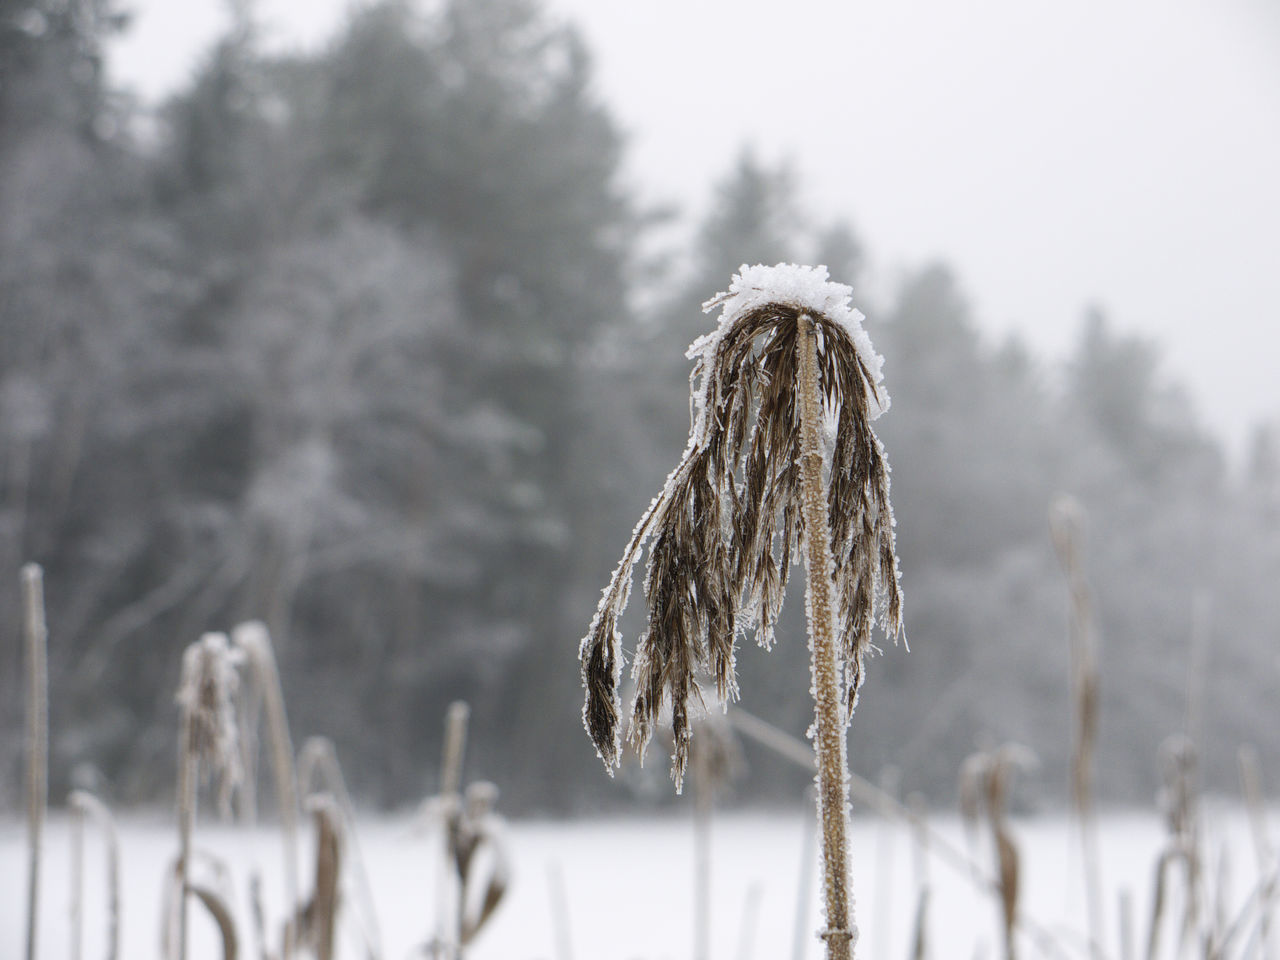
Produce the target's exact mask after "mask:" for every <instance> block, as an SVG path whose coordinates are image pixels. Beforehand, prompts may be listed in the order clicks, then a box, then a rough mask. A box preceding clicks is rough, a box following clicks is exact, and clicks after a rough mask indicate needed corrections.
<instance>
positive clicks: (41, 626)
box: [22, 563, 49, 960]
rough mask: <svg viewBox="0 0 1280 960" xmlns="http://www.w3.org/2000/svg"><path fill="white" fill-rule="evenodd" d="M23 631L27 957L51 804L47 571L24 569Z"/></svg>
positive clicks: (32, 950) (31, 951)
mask: <svg viewBox="0 0 1280 960" xmlns="http://www.w3.org/2000/svg"><path fill="white" fill-rule="evenodd" d="M22 611H23V633H24V636H25V639H26V647H27V681H28V687H27V854H28V856H27V960H35V956H36V936H37V932H38V927H39V923H38V921H37V917H38V915H39V911H40V853H41V846H42V843H43V840H44V818H45V810H46V807H47V806H48V802H49V782H48V778H49V666H48V661H47V647H48V641H49V631H48V628H47V627H46V625H45V616H44V572H43V571H42V570H41V569H40V566H39V565H38V564H34V563H29V564H27V565H26V566H25V567H23V568H22Z"/></svg>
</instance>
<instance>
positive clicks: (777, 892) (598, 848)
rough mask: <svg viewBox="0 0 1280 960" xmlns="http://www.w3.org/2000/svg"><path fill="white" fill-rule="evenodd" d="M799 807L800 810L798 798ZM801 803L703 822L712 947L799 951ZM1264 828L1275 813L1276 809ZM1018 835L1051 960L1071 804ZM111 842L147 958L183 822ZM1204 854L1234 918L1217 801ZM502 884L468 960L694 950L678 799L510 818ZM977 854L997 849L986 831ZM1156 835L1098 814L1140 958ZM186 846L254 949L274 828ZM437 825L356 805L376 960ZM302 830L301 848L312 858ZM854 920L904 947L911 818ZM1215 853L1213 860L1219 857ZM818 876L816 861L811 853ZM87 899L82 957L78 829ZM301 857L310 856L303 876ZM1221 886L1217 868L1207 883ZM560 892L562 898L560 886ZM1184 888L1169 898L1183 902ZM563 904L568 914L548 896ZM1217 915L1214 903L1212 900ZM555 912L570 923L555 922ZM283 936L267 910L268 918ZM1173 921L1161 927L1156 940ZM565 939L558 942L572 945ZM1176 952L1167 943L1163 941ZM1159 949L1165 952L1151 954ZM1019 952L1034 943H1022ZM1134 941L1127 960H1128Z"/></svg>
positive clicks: (63, 895)
mask: <svg viewBox="0 0 1280 960" xmlns="http://www.w3.org/2000/svg"><path fill="white" fill-rule="evenodd" d="M804 813H805V814H807V811H804ZM805 819H806V817H805V816H802V811H801V809H800V808H799V806H797V809H796V810H795V811H793V812H789V813H778V814H765V813H750V814H743V813H735V814H730V815H723V816H717V817H716V819H715V821H714V823H713V827H712V838H711V850H712V881H711V882H712V911H711V913H712V915H711V938H710V957H709V960H782V958H789V957H793V956H794V954H793V943H794V939H795V918H796V909H797V901H798V891H799V878H800V876H801V856H802V848H803V841H804V833H805V829H806V826H805ZM932 824H933V826H934V827H936V828H937V829H939V830H940V831H941V833H942V834H943V835H944V836H945V837H946V838H948V839H949V840H950V841H951V843H953V844H954V845H956V846H958V847H960V848H961V849H965V848H966V847H967V840H966V834H965V831H964V829H963V827H962V825H961V824H960V822H959V821H958V820H957V819H956V818H955V817H954V816H948V817H940V818H935V819H934V820H933V821H932ZM1271 826H1272V828H1273V829H1274V816H1272V817H1271ZM1012 829H1013V832H1014V834H1015V837H1016V839H1017V840H1018V842H1019V844H1020V846H1021V850H1022V858H1023V867H1022V875H1023V888H1024V894H1023V900H1022V904H1023V909H1024V910H1025V911H1026V912H1027V914H1028V915H1030V916H1031V917H1033V918H1034V920H1035V921H1036V922H1037V923H1038V924H1039V925H1040V926H1041V927H1043V928H1047V929H1048V930H1050V931H1052V932H1053V933H1054V934H1055V939H1057V941H1058V942H1059V943H1060V944H1061V945H1062V947H1063V948H1064V950H1063V952H1062V953H1061V954H1060V955H1062V956H1073V957H1074V956H1084V955H1085V953H1084V952H1083V949H1082V943H1083V941H1082V935H1083V932H1084V930H1085V928H1086V926H1087V924H1086V921H1085V913H1086V911H1085V901H1084V895H1083V892H1082V888H1081V881H1080V875H1081V865H1080V856H1079V853H1078V850H1079V843H1078V838H1077V836H1076V832H1075V830H1074V828H1073V827H1072V826H1071V824H1070V821H1069V820H1067V819H1066V818H1065V817H1056V816H1054V817H1037V818H1033V819H1015V820H1014V821H1013V824H1012ZM120 832H121V843H122V848H123V877H124V880H123V893H122V900H123V911H122V912H123V916H122V921H121V922H122V949H121V954H120V956H121V958H122V960H145V958H151V957H159V956H160V948H159V924H160V920H159V917H160V909H159V904H160V895H161V887H162V877H163V875H164V871H165V869H166V865H167V863H168V862H169V860H170V858H171V857H172V856H173V855H174V853H175V851H176V849H177V839H176V829H175V828H174V827H173V826H172V825H171V823H170V822H169V820H167V819H163V818H160V817H159V816H154V817H144V816H136V815H135V816H127V817H125V818H123V821H122V823H121V830H120ZM1204 833H1205V840H1206V843H1205V850H1206V866H1207V869H1208V871H1209V872H1210V874H1211V876H1212V877H1214V878H1216V877H1218V876H1219V875H1220V874H1229V883H1228V884H1227V889H1228V890H1229V892H1230V893H1229V898H1228V900H1227V902H1226V903H1225V904H1224V905H1223V906H1222V907H1221V908H1220V909H1222V910H1223V911H1224V912H1225V913H1226V914H1227V916H1228V917H1231V916H1234V915H1235V914H1236V913H1237V912H1238V911H1239V909H1240V906H1241V904H1243V903H1244V901H1245V899H1246V898H1247V897H1248V896H1249V894H1250V892H1251V891H1252V890H1253V888H1254V887H1255V885H1256V883H1257V879H1258V865H1257V862H1256V858H1255V855H1254V847H1253V844H1252V841H1251V839H1250V834H1249V829H1248V821H1247V818H1246V817H1245V816H1244V814H1243V812H1241V811H1240V810H1239V809H1237V808H1235V807H1231V806H1228V805H1225V804H1206V806H1205V809H1204ZM506 837H507V843H508V855H509V858H510V865H511V870H512V878H511V887H510V891H509V894H508V896H507V899H506V900H505V901H504V902H503V904H502V905H501V907H500V908H499V910H498V913H497V914H496V916H495V918H494V919H493V921H492V922H491V924H490V925H489V926H488V927H487V928H485V929H484V930H483V931H482V932H481V934H480V935H479V937H478V938H477V940H476V941H475V943H474V944H473V946H472V947H471V949H470V950H469V951H468V952H467V957H469V958H471V960H488V958H495V960H497V958H502V960H689V958H691V957H692V956H693V953H694V934H693V929H694V926H693V923H694V922H693V903H694V900H695V898H694V893H693V878H694V876H695V869H694V865H693V851H694V844H693V833H692V819H691V817H689V816H686V815H684V814H682V813H680V812H673V813H671V814H669V815H664V816H662V817H660V818H645V819H611V820H590V821H528V822H519V823H514V824H509V825H508V828H507V831H506ZM977 839H978V846H977V848H976V850H977V852H978V855H979V857H980V859H981V861H982V862H983V864H989V863H990V847H991V841H990V836H989V835H988V834H987V833H986V832H985V831H983V832H982V833H980V834H979V836H978V838H977ZM69 840H70V832H69V823H68V820H67V818H66V816H65V815H63V814H61V813H55V814H54V815H52V816H51V818H50V820H49V822H48V823H47V826H46V833H45V844H44V854H45V855H44V860H43V882H42V899H41V922H40V929H39V947H40V949H39V957H41V958H55V957H56V958H62V957H70V956H72V953H71V949H70V948H71V944H70V934H69V931H70V922H69V916H70V914H69V903H70V901H69V895H68V880H69V877H70V846H69ZM1161 842H1162V830H1161V827H1160V824H1159V822H1158V821H1157V820H1156V819H1155V817H1154V816H1152V815H1151V814H1149V813H1134V814H1126V813H1112V814H1109V815H1107V816H1105V817H1104V818H1103V819H1102V821H1101V824H1100V844H1099V846H1100V849H1101V854H1102V875H1103V877H1104V883H1105V886H1106V889H1107V894H1106V896H1105V897H1104V909H1105V913H1106V924H1107V937H1108V939H1109V941H1110V945H1109V948H1108V951H1107V952H1108V953H1109V954H1110V955H1112V956H1116V955H1119V954H1120V952H1121V951H1120V949H1119V941H1118V937H1119V934H1118V929H1119V927H1120V924H1119V921H1118V916H1117V915H1118V912H1119V909H1118V904H1119V902H1120V900H1121V897H1122V893H1123V892H1125V891H1127V897H1128V898H1129V899H1130V901H1131V903H1132V908H1131V909H1132V914H1133V928H1134V935H1133V936H1134V939H1135V940H1136V942H1137V943H1136V945H1137V946H1138V951H1137V953H1139V954H1140V953H1142V952H1143V946H1144V944H1145V937H1146V931H1147V924H1148V917H1149V915H1150V909H1151V898H1152V878H1153V870H1154V864H1155V858H1156V855H1157V853H1158V849H1159V846H1160V844H1161ZM196 843H197V846H198V847H200V848H202V849H205V850H209V851H213V852H215V853H216V854H217V855H218V856H219V857H221V858H223V859H224V860H225V861H226V862H227V865H228V866H229V868H230V878H231V883H232V893H233V896H234V908H235V909H236V910H237V911H238V913H239V920H240V926H241V930H242V938H243V939H242V943H241V953H240V955H241V957H242V958H244V957H247V958H255V957H256V956H257V954H256V949H255V947H254V942H253V939H252V935H251V933H250V924H249V923H248V922H247V921H248V917H249V909H248V906H247V904H248V896H247V890H248V877H249V873H250V869H251V868H252V866H253V865H254V864H257V865H258V866H259V867H260V868H261V870H262V872H263V882H264V899H265V901H266V909H267V911H268V914H269V916H270V917H271V918H279V917H280V916H281V901H282V895H281V889H282V888H281V876H280V875H281V866H280V850H281V843H280V838H279V834H278V833H277V832H276V831H274V830H272V829H269V828H265V827H264V828H261V829H257V830H254V831H249V832H246V831H243V830H240V829H237V828H232V827H226V826H218V825H205V824H201V825H200V826H199V827H198V829H197V832H196ZM440 843H441V838H440V835H439V833H438V831H435V830H429V829H424V828H423V827H422V825H421V823H420V822H418V821H415V819H414V818H412V817H410V816H407V815H406V816H399V817H386V818H366V819H364V820H362V822H361V826H360V844H361V846H362V848H363V850H364V853H365V857H366V860H367V866H368V872H369V874H370V877H371V881H372V887H373V895H374V898H375V900H376V903H377V912H378V918H379V921H380V925H381V930H382V941H383V948H384V949H383V954H382V955H383V957H384V958H385V960H405V958H409V957H411V956H415V955H420V954H417V952H416V951H417V948H418V947H419V946H420V945H421V944H422V943H423V942H424V941H425V940H427V939H428V938H429V937H430V935H431V933H432V931H433V930H434V920H433V917H434V913H435V909H434V906H435V903H436V894H435V889H434V885H435V882H436V881H435V878H436V876H437V859H436V858H437V851H438V849H439V845H440ZM309 847H310V841H309V837H308V840H307V842H306V843H304V844H303V858H304V863H305V858H306V857H308V856H309V855H310V851H309ZM852 850H853V879H854V891H855V895H856V898H857V906H856V916H857V920H858V924H859V927H860V928H861V931H862V932H861V939H860V941H859V945H858V949H857V955H858V956H859V957H860V958H863V960H889V958H895V960H896V958H902V960H906V958H908V957H909V956H910V942H911V927H912V917H913V915H914V913H915V910H916V891H917V889H918V888H917V876H916V874H917V859H918V858H917V857H916V855H915V851H914V844H913V842H912V839H911V832H910V830H909V829H908V828H906V827H904V826H901V825H888V824H884V823H882V822H880V821H876V820H872V819H865V818H855V820H854V825H853V833H852ZM1224 857H1225V858H1226V859H1225V861H1224V859H1223V858H1224ZM26 861H27V854H26V837H25V828H24V826H23V824H22V823H21V821H19V820H17V819H14V818H13V817H10V818H9V819H6V820H4V821H0V958H10V957H13V958H17V957H21V956H22V951H23V938H24V926H25V913H24V910H25V904H26ZM809 869H810V870H811V875H813V876H816V867H812V866H811V867H810V868H809ZM85 870H86V877H87V878H88V884H87V886H88V888H89V893H88V896H87V900H86V903H85V906H84V913H85V944H84V949H83V953H82V954H80V955H81V956H82V957H84V958H85V960H98V958H101V957H105V955H106V954H105V944H104V939H103V938H104V933H103V931H104V929H105V920H104V917H105V892H104V884H103V882H102V880H101V876H102V871H103V845H102V843H101V841H100V838H99V837H98V836H97V835H96V834H95V833H94V831H93V829H92V827H90V828H89V830H88V847H87V852H86V863H85ZM927 872H928V877H929V881H930V884H931V888H932V894H931V898H930V912H929V922H928V935H929V939H930V947H931V949H930V952H929V953H930V955H931V956H932V957H934V958H937V960H951V958H963V960H967V958H970V957H974V956H978V955H982V956H987V957H996V956H999V955H1001V947H1000V935H999V928H998V919H997V906H996V904H995V901H994V900H993V899H992V898H991V897H988V896H983V895H980V894H978V893H976V892H975V887H974V884H973V882H972V880H971V879H970V878H969V877H968V876H966V875H965V874H964V873H963V872H962V871H959V870H957V869H954V868H953V867H952V866H950V865H949V864H947V863H945V862H943V861H942V860H940V859H939V858H938V857H937V856H936V855H931V856H930V857H929V860H928V866H927ZM309 877H310V870H309V869H308V868H306V867H305V866H304V867H303V869H302V878H303V887H304V890H305V889H307V888H308V887H309V886H310V879H309ZM1211 886H1212V887H1215V888H1216V887H1217V886H1219V884H1218V883H1217V882H1216V880H1215V882H1214V883H1212V884H1211ZM557 890H563V894H564V895H563V899H562V900H561V899H560V898H558V897H557V895H556V891H557ZM1177 899H1178V898H1177V897H1175V902H1174V903H1173V904H1172V905H1171V909H1172V910H1175V911H1176V910H1177V909H1178V903H1177V902H1176V901H1177ZM558 902H562V903H563V904H564V909H563V910H561V909H559V908H558V907H557V906H556V904H557V903H558ZM1207 906H1208V907H1209V908H1210V909H1212V908H1213V907H1214V905H1213V904H1212V903H1210V904H1208V905H1207ZM808 914H809V915H808V918H807V920H806V922H805V930H804V954H803V955H804V956H805V957H806V958H818V957H820V956H821V945H820V943H819V942H818V941H817V940H816V939H815V938H814V936H813V932H814V931H815V930H816V929H817V927H818V923H819V918H818V896H817V891H816V889H815V890H813V892H812V893H811V895H810V898H809V908H808ZM557 915H559V916H562V917H564V918H565V920H566V921H567V930H565V928H564V924H562V923H558V922H557V921H556V919H555V917H556V916H557ZM192 916H193V917H194V918H195V919H194V920H193V921H192V932H193V942H192V946H193V948H192V950H191V951H190V956H191V958H192V960H203V958H207V957H216V956H220V954H219V953H218V951H217V949H216V945H215V940H216V936H215V933H214V927H213V925H212V922H211V921H210V920H208V918H207V917H206V915H205V914H204V911H203V909H202V908H200V907H199V906H198V905H193V908H192ZM339 923H340V926H341V936H340V941H339V947H340V953H339V956H342V957H352V958H356V957H361V956H362V952H361V951H360V950H359V949H358V940H357V938H356V936H355V925H354V923H353V922H352V919H351V916H350V915H349V914H347V915H344V916H343V917H341V918H340V921H339ZM269 925H270V928H271V929H272V930H278V922H277V920H276V919H272V920H269ZM1171 936H1172V933H1166V943H1168V941H1169V938H1170V937H1171ZM566 938H567V943H566V942H565V939H566ZM1169 945H1170V946H1171V944H1169ZM1162 952H1163V951H1162ZM1023 955H1024V956H1038V955H1040V954H1039V952H1038V951H1037V950H1035V949H1031V948H1028V949H1026V950H1024V951H1023ZM1135 955H1136V954H1135Z"/></svg>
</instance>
